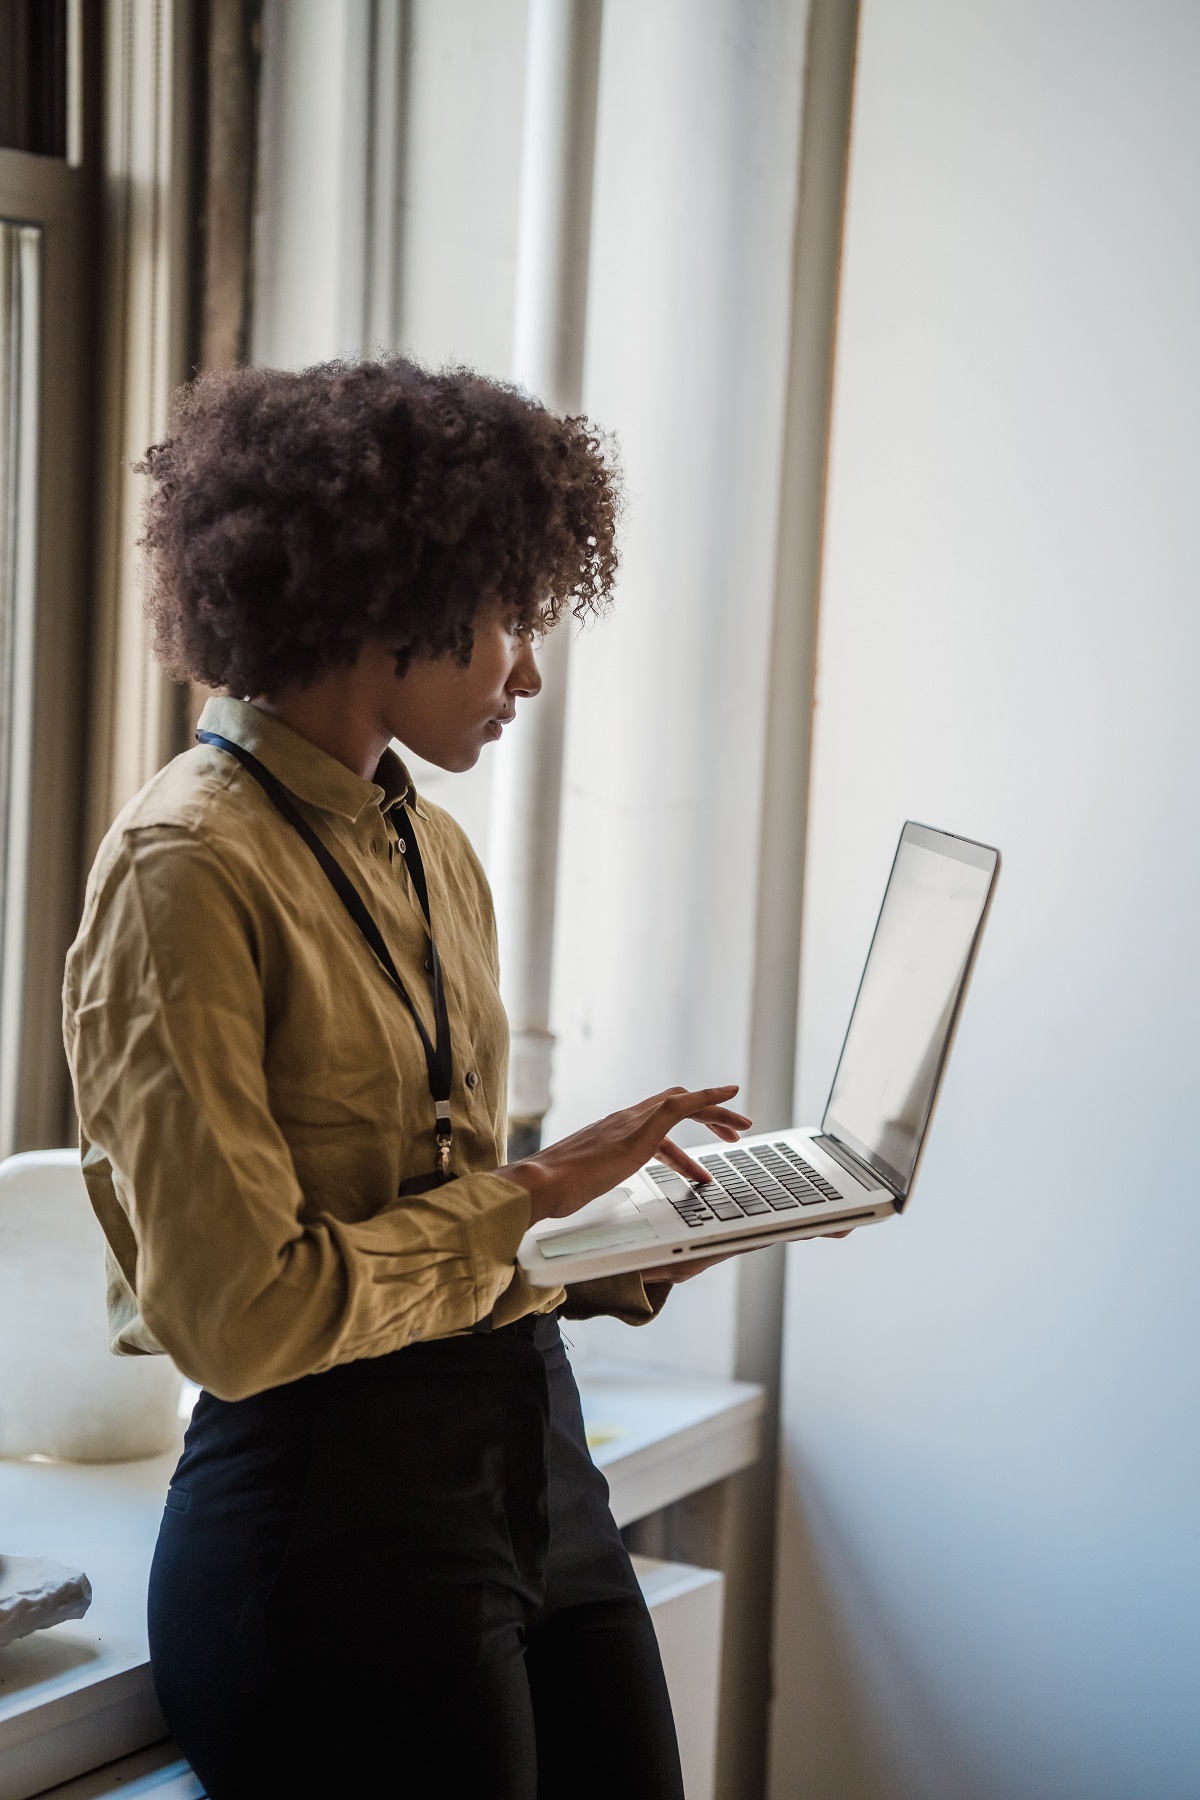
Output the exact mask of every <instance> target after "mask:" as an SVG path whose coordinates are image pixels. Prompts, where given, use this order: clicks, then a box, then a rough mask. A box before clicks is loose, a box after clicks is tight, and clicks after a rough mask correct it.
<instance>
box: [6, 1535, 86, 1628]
mask: <svg viewBox="0 0 1200 1800" xmlns="http://www.w3.org/2000/svg"><path fill="white" fill-rule="evenodd" d="M91 1604H92V1584H91V1582H90V1581H89V1580H88V1578H87V1576H86V1575H85V1574H83V1573H82V1571H81V1570H79V1569H68V1568H67V1566H66V1564H65V1563H58V1562H51V1561H50V1558H49V1557H48V1556H0V1649H3V1647H4V1646H5V1644H15V1643H16V1641H17V1639H18V1638H23V1637H28V1636H29V1634H30V1632H31V1631H45V1630H46V1628H47V1627H48V1626H50V1625H61V1624H62V1623H63V1620H64V1619H82V1617H83V1615H84V1613H85V1612H86V1611H87V1609H88V1607H89V1606H90V1605H91Z"/></svg>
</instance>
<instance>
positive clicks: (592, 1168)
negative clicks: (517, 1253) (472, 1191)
mask: <svg viewBox="0 0 1200 1800" xmlns="http://www.w3.org/2000/svg"><path fill="white" fill-rule="evenodd" d="M736 1093H737V1088H736V1087H713V1088H698V1089H696V1090H695V1091H694V1092H690V1093H689V1092H688V1090H687V1089H686V1088H668V1089H667V1091H666V1093H664V1094H654V1095H653V1096H652V1097H651V1098H650V1099H649V1100H643V1101H642V1102H641V1103H640V1105H638V1106H627V1107H626V1108H625V1109H624V1110H623V1111H622V1112H615V1113H609V1115H608V1117H607V1118H606V1119H600V1120H598V1121H597V1123H596V1124H595V1125H587V1126H585V1127H584V1129H583V1130H582V1131H576V1132H573V1133H572V1135H571V1136H570V1137H566V1138H560V1139H559V1141H558V1143H557V1144H548V1145H547V1146H546V1148H545V1149H544V1150H538V1151H537V1152H536V1153H535V1154H534V1155H533V1156H526V1157H523V1158H522V1159H521V1161H520V1162H516V1163H509V1164H507V1165H506V1166H505V1167H504V1168H503V1169H500V1170H498V1171H497V1173H498V1174H500V1175H504V1176H506V1177H507V1179H508V1180H509V1181H515V1182H516V1183H517V1185H518V1187H523V1188H524V1189H525V1190H526V1192H527V1193H528V1194H529V1197H530V1200H531V1203H532V1206H531V1212H530V1221H529V1222H530V1224H531V1225H536V1224H537V1223H538V1221H539V1220H540V1219H562V1218H566V1217H567V1216H568V1214H570V1213H573V1212H578V1211H579V1208H580V1207H581V1206H586V1205H587V1203H588V1201H589V1200H594V1199H595V1198H596V1197H597V1195H598V1194H606V1193H607V1192H608V1190H609V1189H610V1188H614V1187H616V1186H618V1184H619V1183H620V1182H622V1181H625V1180H627V1179H628V1177H629V1176H630V1175H632V1174H633V1173H634V1171H635V1170H637V1169H640V1168H641V1167H642V1165H643V1163H648V1162H649V1161H650V1160H651V1158H652V1157H655V1156H657V1157H658V1158H659V1159H660V1161H662V1162H664V1163H666V1164H667V1165H668V1166H669V1167H670V1168H672V1169H676V1170H678V1172H679V1173H680V1174H681V1175H684V1176H686V1177H687V1179H688V1180H689V1181H708V1180H709V1179H710V1176H709V1174H708V1171H707V1169H703V1168H701V1166H700V1164H699V1163H698V1162H695V1161H693V1159H692V1158H691V1157H690V1156H689V1155H688V1154H687V1152H686V1151H685V1150H681V1149H680V1148H679V1146H678V1145H677V1144H673V1143H672V1142H671V1139H670V1136H669V1134H670V1133H671V1132H672V1131H673V1130H674V1129H675V1127H676V1126H677V1125H681V1124H682V1123H683V1121H684V1119H697V1120H699V1122H700V1123H701V1124H702V1125H707V1126H708V1128H709V1130H710V1131H712V1132H713V1133H715V1135H716V1136H717V1137H719V1138H721V1139H722V1140H723V1141H724V1142H725V1143H727V1144H732V1143H736V1142H737V1138H738V1134H739V1132H742V1131H748V1130H749V1128H750V1124H751V1121H750V1120H749V1119H747V1118H745V1117H744V1116H743V1115H742V1114H741V1113H736V1112H731V1111H730V1110H729V1108H728V1107H727V1106H726V1105H725V1102H726V1101H727V1100H732V1099H733V1096H734V1095H735V1094H736Z"/></svg>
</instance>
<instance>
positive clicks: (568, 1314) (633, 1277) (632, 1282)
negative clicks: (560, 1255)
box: [562, 1270, 671, 1325]
mask: <svg viewBox="0 0 1200 1800" xmlns="http://www.w3.org/2000/svg"><path fill="white" fill-rule="evenodd" d="M670 1291H671V1284H670V1282H669V1281H649V1282H647V1281H643V1280H642V1277H641V1276H640V1275H639V1274H638V1273H637V1271H636V1270H635V1271H633V1272H632V1273H631V1274H628V1275H604V1276H601V1277H600V1278H599V1279H598V1280H596V1281H573V1282H572V1283H571V1285H570V1286H569V1287H568V1289H567V1298H566V1303H565V1305H564V1306H563V1309H562V1311H563V1317H564V1318H566V1319H595V1318H599V1317H601V1316H603V1315H609V1316H611V1317H612V1318H614V1319H623V1320H624V1322H625V1324H626V1325H648V1324H649V1323H650V1320H651V1319H657V1317H658V1315H659V1313H660V1312H661V1311H662V1309H663V1307H664V1306H665V1305H666V1303H667V1295H668V1294H669V1293H670Z"/></svg>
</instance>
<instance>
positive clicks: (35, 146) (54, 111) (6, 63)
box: [0, 0, 92, 1157]
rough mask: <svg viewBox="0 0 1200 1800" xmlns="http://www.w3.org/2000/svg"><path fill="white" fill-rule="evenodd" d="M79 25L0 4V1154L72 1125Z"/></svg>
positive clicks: (82, 472) (80, 345) (80, 518)
mask: <svg viewBox="0 0 1200 1800" xmlns="http://www.w3.org/2000/svg"><path fill="white" fill-rule="evenodd" d="M88 16H90V15H88V11H87V7H86V5H83V4H81V0H0V1157H3V1156H8V1155H9V1154H10V1153H11V1152H12V1151H14V1150H24V1149H34V1148H38V1147H40V1146H43V1145H53V1144H61V1143H63V1142H64V1141H65V1138H66V1134H67V1133H68V1131H69V1128H70V1125H69V1119H70V1115H69V1087H68V1082H67V1072H66V1064H65V1059H64V1057H63V1053H62V1047H61V1024H60V1019H61V1012H60V992H61V984H62V967H63V958H64V956H65V953H66V948H67V945H68V943H69V942H70V937H71V932H72V929H73V926H74V922H75V918H76V915H77V911H78V892H79V874H80V870H79V862H80V816H81V806H80V788H81V783H80V760H81V756H82V750H83V725H84V718H83V714H84V685H83V673H84V659H85V655H86V637H85V624H86V613H85V602H86V580H87V574H88V509H87V479H88V465H89V461H90V455H89V452H90V449H91V437H92V413H91V405H90V391H91V385H92V382H91V374H92V371H91V367H90V358H89V355H88V350H89V343H88V331H89V313H90V311H91V310H92V309H91V305H90V295H89V292H88V276H89V259H88V257H87V255H86V253H85V252H86V244H87V239H88V229H87V208H86V182H87V179H88V177H87V176H86V175H85V171H84V170H83V169H82V168H80V167H75V166H72V159H71V157H70V156H69V154H68V152H69V151H70V150H71V148H72V139H73V137H74V138H75V139H78V125H79V109H78V106H77V105H76V106H74V107H73V106H72V105H71V104H69V102H70V100H71V88H72V71H73V70H75V69H77V68H78V65H79V60H80V59H79V56H78V55H77V54H74V53H73V52H72V39H73V38H74V41H75V42H76V45H77V47H78V44H79V42H80V33H81V31H82V28H83V24H84V21H85V19H86V18H87V17H88ZM75 160H76V161H77V160H78V158H76V159H75Z"/></svg>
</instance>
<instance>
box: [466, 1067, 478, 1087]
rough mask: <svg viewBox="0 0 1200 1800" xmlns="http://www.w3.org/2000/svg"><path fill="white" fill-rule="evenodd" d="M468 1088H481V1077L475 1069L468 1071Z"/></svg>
mask: <svg viewBox="0 0 1200 1800" xmlns="http://www.w3.org/2000/svg"><path fill="white" fill-rule="evenodd" d="M467 1086H468V1087H469V1088H477V1087H478V1086H479V1077H478V1075H477V1074H476V1073H475V1071H474V1069H468V1070H467Z"/></svg>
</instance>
